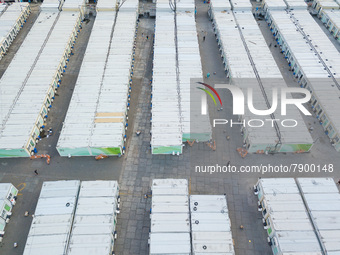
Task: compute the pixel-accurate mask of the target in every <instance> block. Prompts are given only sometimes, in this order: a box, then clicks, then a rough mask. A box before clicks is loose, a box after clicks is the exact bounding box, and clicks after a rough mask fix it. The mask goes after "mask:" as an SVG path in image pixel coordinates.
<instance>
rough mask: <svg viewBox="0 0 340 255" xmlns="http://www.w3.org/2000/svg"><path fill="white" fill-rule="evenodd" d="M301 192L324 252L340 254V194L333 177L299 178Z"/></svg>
mask: <svg viewBox="0 0 340 255" xmlns="http://www.w3.org/2000/svg"><path fill="white" fill-rule="evenodd" d="M297 183H298V185H299V186H300V190H301V194H302V196H303V197H304V199H305V201H306V206H307V209H308V211H309V212H310V215H311V217H312V219H313V222H314V226H315V229H316V231H317V232H318V234H319V237H320V240H321V242H322V244H323V249H324V254H328V255H336V254H340V239H339V236H340V194H339V190H338V187H337V186H336V184H335V183H334V180H333V179H332V178H298V179H297Z"/></svg>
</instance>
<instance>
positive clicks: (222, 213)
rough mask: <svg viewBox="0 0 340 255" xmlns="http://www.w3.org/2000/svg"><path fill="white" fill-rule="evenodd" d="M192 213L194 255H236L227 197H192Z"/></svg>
mask: <svg viewBox="0 0 340 255" xmlns="http://www.w3.org/2000/svg"><path fill="white" fill-rule="evenodd" d="M190 213H191V237H192V254H197V255H198V254H211V255H213V254H224V255H233V254H235V252H234V245H233V239H232V234H231V227H230V219H229V214H228V206H227V200H226V197H225V196H220V195H191V196H190Z"/></svg>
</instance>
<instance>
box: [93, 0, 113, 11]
mask: <svg viewBox="0 0 340 255" xmlns="http://www.w3.org/2000/svg"><path fill="white" fill-rule="evenodd" d="M116 3H117V2H116V1H113V0H101V1H98V3H97V6H96V8H97V11H99V12H100V11H115V10H116Z"/></svg>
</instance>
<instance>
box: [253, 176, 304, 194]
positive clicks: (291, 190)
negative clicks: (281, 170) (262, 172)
mask: <svg viewBox="0 0 340 255" xmlns="http://www.w3.org/2000/svg"><path fill="white" fill-rule="evenodd" d="M256 186H257V190H258V192H259V198H260V199H261V197H262V196H267V195H276V194H299V189H298V188H297V186H296V183H295V181H294V179H293V178H261V179H259V180H258V182H257V184H256Z"/></svg>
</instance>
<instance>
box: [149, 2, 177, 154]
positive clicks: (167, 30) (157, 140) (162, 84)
mask: <svg viewBox="0 0 340 255" xmlns="http://www.w3.org/2000/svg"><path fill="white" fill-rule="evenodd" d="M156 6H157V11H156V25H155V39H154V59H153V77H152V106H153V107H152V129H151V133H152V137H151V147H152V152H153V153H154V154H156V153H159V154H168V153H176V152H177V153H181V152H182V132H181V130H182V128H181V122H180V105H179V103H180V102H179V97H178V95H179V94H178V93H179V91H178V84H177V74H176V72H177V71H176V45H175V38H174V29H175V26H174V15H173V13H172V11H171V10H170V7H169V3H168V2H166V6H167V8H166V7H165V4H163V2H161V1H157V5H156ZM163 8H164V9H163ZM159 9H161V11H159ZM170 102H171V105H170V107H169V104H167V103H170Z"/></svg>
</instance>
